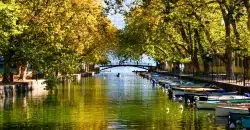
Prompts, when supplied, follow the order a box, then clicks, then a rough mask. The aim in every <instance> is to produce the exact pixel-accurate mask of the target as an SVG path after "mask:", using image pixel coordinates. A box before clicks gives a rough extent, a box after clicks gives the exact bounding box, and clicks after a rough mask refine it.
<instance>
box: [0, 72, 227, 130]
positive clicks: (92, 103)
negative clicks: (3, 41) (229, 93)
mask: <svg viewBox="0 0 250 130" xmlns="http://www.w3.org/2000/svg"><path fill="white" fill-rule="evenodd" d="M0 101H1V103H3V104H1V106H3V107H2V108H1V112H0V128H1V129H88V130H89V129H169V130H178V129H179V130H182V129H186V130H200V129H206V130H207V129H225V127H224V126H223V125H216V122H215V121H216V120H215V117H214V111H196V109H195V108H185V107H183V105H182V103H179V102H172V101H170V100H168V97H167V96H166V93H165V92H164V91H163V90H162V89H160V88H153V87H152V85H151V83H150V82H149V81H148V80H145V79H142V78H140V77H136V75H135V74H133V73H126V74H125V73H121V76H120V77H117V76H116V74H115V73H101V74H99V75H97V76H95V77H92V78H85V79H82V81H81V83H80V84H74V83H72V84H68V85H64V86H62V85H59V86H58V91H57V92H56V93H49V94H47V95H42V96H32V94H28V95H24V96H20V97H16V98H10V99H7V98H5V99H3V100H2V99H1V100H0Z"/></svg>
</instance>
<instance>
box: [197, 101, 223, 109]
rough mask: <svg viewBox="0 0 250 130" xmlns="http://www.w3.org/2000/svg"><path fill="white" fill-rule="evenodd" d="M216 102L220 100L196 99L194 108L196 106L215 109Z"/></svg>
mask: <svg viewBox="0 0 250 130" xmlns="http://www.w3.org/2000/svg"><path fill="white" fill-rule="evenodd" d="M218 102H220V101H197V102H196V108H198V109H215V107H216V105H217V103H218Z"/></svg>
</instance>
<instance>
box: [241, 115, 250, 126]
mask: <svg viewBox="0 0 250 130" xmlns="http://www.w3.org/2000/svg"><path fill="white" fill-rule="evenodd" d="M241 124H242V127H243V128H248V129H249V128H250V116H243V117H241Z"/></svg>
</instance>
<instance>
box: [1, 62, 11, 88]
mask: <svg viewBox="0 0 250 130" xmlns="http://www.w3.org/2000/svg"><path fill="white" fill-rule="evenodd" d="M10 73H11V68H10V63H8V62H6V61H5V63H4V73H3V80H2V82H3V83H4V84H9V83H11V81H10Z"/></svg>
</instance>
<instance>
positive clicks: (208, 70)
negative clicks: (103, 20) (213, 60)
mask: <svg viewBox="0 0 250 130" xmlns="http://www.w3.org/2000/svg"><path fill="white" fill-rule="evenodd" d="M203 67H204V75H209V72H210V65H209V62H207V61H206V60H203Z"/></svg>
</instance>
